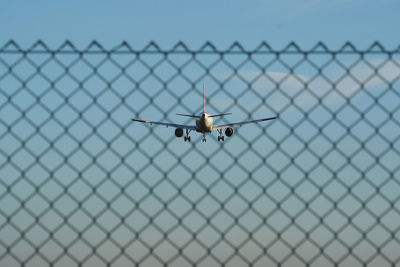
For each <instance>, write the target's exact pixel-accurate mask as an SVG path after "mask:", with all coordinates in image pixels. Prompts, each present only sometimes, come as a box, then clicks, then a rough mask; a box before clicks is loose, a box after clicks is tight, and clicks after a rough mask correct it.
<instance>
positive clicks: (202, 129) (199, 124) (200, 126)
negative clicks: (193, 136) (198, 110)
mask: <svg viewBox="0 0 400 267" xmlns="http://www.w3.org/2000/svg"><path fill="white" fill-rule="evenodd" d="M212 128H213V119H212V118H211V117H209V115H208V114H207V113H202V114H201V117H200V119H198V120H196V132H199V133H210V132H212Z"/></svg>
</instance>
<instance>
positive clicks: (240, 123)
mask: <svg viewBox="0 0 400 267" xmlns="http://www.w3.org/2000/svg"><path fill="white" fill-rule="evenodd" d="M276 118H278V117H270V118H264V119H259V120H252V121H242V122H235V123H228V124H224V125H215V126H213V130H219V129H224V128H228V127H234V126H242V125H243V124H249V123H259V122H262V121H269V120H274V119H276Z"/></svg>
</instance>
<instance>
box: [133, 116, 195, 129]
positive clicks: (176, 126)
mask: <svg viewBox="0 0 400 267" xmlns="http://www.w3.org/2000/svg"><path fill="white" fill-rule="evenodd" d="M131 120H132V121H137V122H143V123H148V124H150V125H153V124H155V125H164V126H166V127H173V128H182V129H188V130H196V126H194V125H183V124H175V123H168V122H158V121H148V120H140V119H135V118H131Z"/></svg>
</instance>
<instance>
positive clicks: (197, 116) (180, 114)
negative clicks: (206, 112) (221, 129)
mask: <svg viewBox="0 0 400 267" xmlns="http://www.w3.org/2000/svg"><path fill="white" fill-rule="evenodd" d="M176 115H179V116H184V117H191V118H198V119H200V118H201V116H199V115H191V114H182V113H176Z"/></svg>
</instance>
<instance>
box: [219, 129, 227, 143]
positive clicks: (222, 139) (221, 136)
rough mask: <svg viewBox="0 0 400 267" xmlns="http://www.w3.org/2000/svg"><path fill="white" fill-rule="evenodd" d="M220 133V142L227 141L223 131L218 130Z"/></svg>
mask: <svg viewBox="0 0 400 267" xmlns="http://www.w3.org/2000/svg"><path fill="white" fill-rule="evenodd" d="M217 131H218V132H219V136H218V142H219V141H225V136H223V135H222V129H219V130H217Z"/></svg>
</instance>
